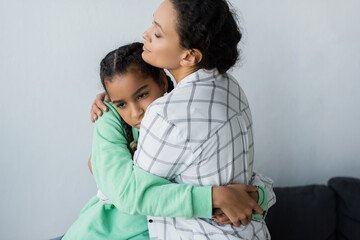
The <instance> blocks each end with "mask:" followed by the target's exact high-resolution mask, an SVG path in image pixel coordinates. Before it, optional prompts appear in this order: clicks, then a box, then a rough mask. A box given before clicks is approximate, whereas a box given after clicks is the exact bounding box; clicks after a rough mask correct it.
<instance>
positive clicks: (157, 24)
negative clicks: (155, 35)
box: [154, 21, 165, 33]
mask: <svg viewBox="0 0 360 240" xmlns="http://www.w3.org/2000/svg"><path fill="white" fill-rule="evenodd" d="M154 23H155V24H156V26H158V27H159V28H160V29H161V31H162V32H163V33H165V31H164V29H163V28H162V27H161V25H160V23H158V22H157V21H154Z"/></svg>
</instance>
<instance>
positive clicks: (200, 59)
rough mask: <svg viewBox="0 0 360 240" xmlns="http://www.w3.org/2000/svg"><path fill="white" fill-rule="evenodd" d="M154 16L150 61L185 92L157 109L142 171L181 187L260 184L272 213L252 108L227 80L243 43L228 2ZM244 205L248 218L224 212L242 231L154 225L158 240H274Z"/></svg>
mask: <svg viewBox="0 0 360 240" xmlns="http://www.w3.org/2000/svg"><path fill="white" fill-rule="evenodd" d="M153 16H154V20H153V25H152V26H151V27H150V28H149V29H148V30H147V31H146V32H145V33H144V34H143V38H144V39H145V42H144V49H143V50H144V51H143V53H142V57H143V59H144V60H145V62H147V63H149V64H151V65H153V66H156V67H160V68H166V69H168V70H169V72H170V73H171V74H172V75H173V77H174V78H175V80H176V82H177V83H178V85H177V87H176V88H175V89H174V90H173V91H172V92H171V93H170V94H168V95H167V96H164V97H162V98H160V99H158V100H157V101H156V102H154V103H153V104H151V105H150V106H149V108H148V110H147V112H146V115H145V116H144V118H143V120H142V121H141V128H140V138H139V149H138V150H137V151H136V153H135V156H134V163H135V165H136V166H139V167H140V168H142V169H144V170H146V171H148V172H150V173H154V174H156V175H158V176H162V177H165V178H168V179H172V180H173V181H175V182H178V183H187V184H194V185H215V186H218V185H226V184H229V183H245V184H250V183H255V184H258V185H261V186H264V187H265V188H266V190H267V194H268V197H269V205H270V206H271V205H272V204H274V203H275V195H274V194H273V191H272V181H271V180H270V179H268V178H266V177H264V176H261V175H256V174H255V175H254V172H253V163H254V142H253V130H252V118H251V111H250V108H249V104H248V101H247V99H246V96H245V93H244V92H243V90H242V89H241V87H240V86H239V84H238V82H237V81H236V80H235V79H234V78H233V77H231V76H230V75H229V74H228V73H227V71H228V69H230V68H231V67H232V66H233V65H234V64H235V63H236V61H237V59H238V55H239V54H238V49H237V44H238V42H239V41H240V39H241V36H242V35H241V32H240V31H239V28H238V26H237V23H236V21H235V18H234V16H233V14H232V12H231V11H230V9H229V6H228V4H227V2H226V0H165V1H164V2H163V3H161V5H160V6H159V7H158V9H157V10H156V11H155V13H154V15H153ZM242 200H243V201H240V202H239V205H242V206H244V208H243V209H241V211H240V212H237V211H235V212H231V211H229V209H227V208H226V207H224V208H222V210H223V211H224V212H225V214H226V215H227V216H229V218H230V220H231V221H232V222H233V223H234V225H235V226H237V228H235V227H233V226H230V225H218V224H216V223H214V222H213V221H210V220H207V219H201V218H195V219H183V218H162V217H149V221H153V223H151V224H149V232H150V237H151V238H152V239H191V238H194V236H196V237H198V238H199V239H221V238H225V237H226V238H227V239H238V238H241V239H256V238H257V239H269V238H270V236H269V233H268V230H267V227H266V224H265V222H264V221H263V220H260V221H250V220H251V214H252V211H253V208H252V206H251V205H248V201H247V199H245V198H244V199H242ZM247 224H249V226H246V225H247ZM240 225H241V226H240ZM239 226H240V227H239Z"/></svg>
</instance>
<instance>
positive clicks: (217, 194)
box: [212, 186, 225, 208]
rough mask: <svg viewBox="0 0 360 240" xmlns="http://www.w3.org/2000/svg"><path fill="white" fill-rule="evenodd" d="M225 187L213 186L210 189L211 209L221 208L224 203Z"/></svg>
mask: <svg viewBox="0 0 360 240" xmlns="http://www.w3.org/2000/svg"><path fill="white" fill-rule="evenodd" d="M224 195H225V187H224V186H215V187H212V207H213V208H221V206H223V203H224V199H225V198H224Z"/></svg>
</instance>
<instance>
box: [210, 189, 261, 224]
mask: <svg viewBox="0 0 360 240" xmlns="http://www.w3.org/2000/svg"><path fill="white" fill-rule="evenodd" d="M257 191H258V189H257V187H255V186H250V185H246V184H232V185H228V186H226V187H224V186H219V187H213V207H214V208H220V209H221V210H222V211H223V213H224V214H225V215H226V216H227V217H228V218H229V220H230V222H231V223H232V224H234V225H235V226H236V227H240V225H247V224H248V223H249V222H250V221H251V220H252V214H263V212H264V210H263V209H262V208H261V207H260V206H259V205H258V204H257V201H256V199H257V198H258V196H257V194H254V192H257ZM249 193H251V195H250V194H249ZM252 197H254V199H253V198H252ZM217 213H219V212H218V211H217ZM219 219H220V217H219ZM220 221H221V222H225V223H227V222H228V221H226V219H225V218H223V217H221V220H220Z"/></svg>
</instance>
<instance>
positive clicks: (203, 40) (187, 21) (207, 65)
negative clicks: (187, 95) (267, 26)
mask: <svg viewBox="0 0 360 240" xmlns="http://www.w3.org/2000/svg"><path fill="white" fill-rule="evenodd" d="M170 1H171V3H172V4H173V6H174V9H175V10H176V12H177V15H178V16H177V32H178V34H179V36H180V44H181V46H182V47H184V48H185V49H198V50H200V51H201V53H202V55H203V58H202V60H201V61H200V62H199V63H198V65H197V66H198V67H199V68H204V69H207V70H210V69H213V68H217V70H218V71H219V72H220V73H225V72H226V71H227V70H228V69H229V68H231V67H232V66H233V65H234V64H235V63H236V61H237V60H238V57H239V51H238V49H237V44H238V42H239V41H240V40H241V37H242V34H241V32H240V30H239V27H238V25H237V21H236V16H235V13H233V12H232V11H231V10H230V8H229V5H228V3H227V1H226V0H170Z"/></svg>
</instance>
